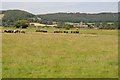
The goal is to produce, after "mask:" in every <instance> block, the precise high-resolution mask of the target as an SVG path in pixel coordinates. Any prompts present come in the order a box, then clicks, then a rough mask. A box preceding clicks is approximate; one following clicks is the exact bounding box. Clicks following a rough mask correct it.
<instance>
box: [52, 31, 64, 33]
mask: <svg viewBox="0 0 120 80" xmlns="http://www.w3.org/2000/svg"><path fill="white" fill-rule="evenodd" d="M54 33H63V32H62V31H54Z"/></svg>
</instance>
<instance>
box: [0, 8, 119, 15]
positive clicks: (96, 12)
mask: <svg viewBox="0 0 120 80" xmlns="http://www.w3.org/2000/svg"><path fill="white" fill-rule="evenodd" d="M8 10H11V11H12V10H18V11H25V12H28V13H31V14H33V15H46V14H56V13H79V14H101V13H118V12H94V13H85V12H53V13H50V12H48V13H43V14H34V13H32V12H30V11H27V10H20V9H6V10H5V9H4V10H3V9H2V10H0V11H8Z"/></svg>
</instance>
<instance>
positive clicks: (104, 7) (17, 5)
mask: <svg viewBox="0 0 120 80" xmlns="http://www.w3.org/2000/svg"><path fill="white" fill-rule="evenodd" d="M32 1H34V2H32ZM32 1H29V2H27V0H26V1H25V0H24V1H23V0H21V2H16V1H14V0H11V1H9V0H7V1H5V0H2V8H1V9H3V10H8V9H19V10H24V11H28V12H31V13H33V14H47V13H57V12H80V13H101V12H117V11H118V2H117V0H113V2H112V0H109V2H97V1H96V2H93V1H91V2H90V1H89V2H85V1H84V2H83V1H82V0H81V2H80V0H79V1H78V0H76V1H75V0H71V1H68V2H55V1H54V0H52V1H49V2H47V1H48V0H44V2H43V1H41V2H40V0H39V1H38V2H37V0H36V1H35V0H32ZM45 1H46V2H45ZM64 1H65V0H64ZM72 1H73V2H72ZM106 1H107V0H106Z"/></svg>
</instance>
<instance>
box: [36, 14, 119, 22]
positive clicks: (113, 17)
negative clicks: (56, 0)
mask: <svg viewBox="0 0 120 80" xmlns="http://www.w3.org/2000/svg"><path fill="white" fill-rule="evenodd" d="M38 17H41V18H42V19H43V20H48V21H57V22H81V21H83V22H116V21H117V18H118V15H117V13H98V14H86V13H54V14H45V15H38Z"/></svg>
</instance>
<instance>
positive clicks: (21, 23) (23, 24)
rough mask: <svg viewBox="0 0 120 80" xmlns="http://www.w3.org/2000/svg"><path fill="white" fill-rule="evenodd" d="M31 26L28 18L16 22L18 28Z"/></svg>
mask: <svg viewBox="0 0 120 80" xmlns="http://www.w3.org/2000/svg"><path fill="white" fill-rule="evenodd" d="M28 26H29V22H28V21H27V20H18V21H16V22H15V27H16V28H27V27H28Z"/></svg>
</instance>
